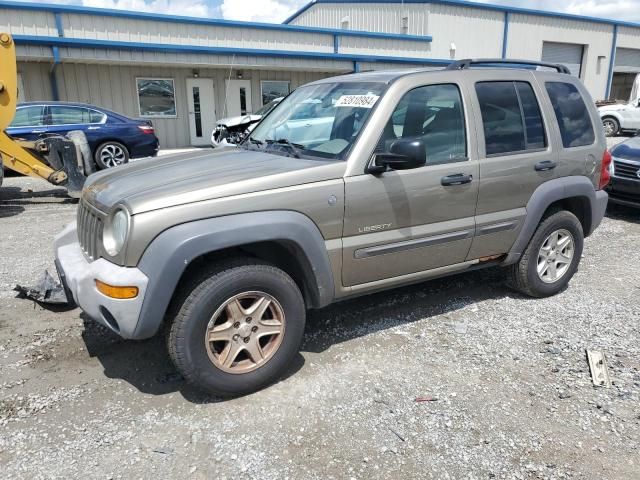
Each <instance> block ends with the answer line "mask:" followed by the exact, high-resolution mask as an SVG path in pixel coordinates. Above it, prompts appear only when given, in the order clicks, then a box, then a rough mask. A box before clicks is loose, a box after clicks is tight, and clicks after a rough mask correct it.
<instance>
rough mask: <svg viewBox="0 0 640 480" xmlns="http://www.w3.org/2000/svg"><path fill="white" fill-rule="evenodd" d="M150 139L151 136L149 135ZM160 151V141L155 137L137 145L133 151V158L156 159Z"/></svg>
mask: <svg viewBox="0 0 640 480" xmlns="http://www.w3.org/2000/svg"><path fill="white" fill-rule="evenodd" d="M149 137H151V136H150V135H149ZM159 150H160V141H159V140H158V138H157V137H155V136H153V137H151V138H149V139H148V140H145V141H143V142H140V143H138V144H136V146H135V147H133V148H132V149H131V158H142V157H155V156H157V155H158V151H159Z"/></svg>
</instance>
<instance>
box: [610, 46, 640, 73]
mask: <svg viewBox="0 0 640 480" xmlns="http://www.w3.org/2000/svg"><path fill="white" fill-rule="evenodd" d="M614 71H615V72H624V73H636V72H640V50H634V49H632V48H618V49H617V50H616V65H615V69H614Z"/></svg>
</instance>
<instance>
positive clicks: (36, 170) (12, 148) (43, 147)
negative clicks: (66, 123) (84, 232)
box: [0, 33, 92, 197]
mask: <svg viewBox="0 0 640 480" xmlns="http://www.w3.org/2000/svg"><path fill="white" fill-rule="evenodd" d="M17 102H18V70H17V63H16V48H15V43H14V41H13V38H12V37H11V35H10V34H8V33H0V168H1V166H2V165H4V167H6V168H8V169H10V170H15V171H16V172H18V173H21V174H23V175H29V176H31V177H37V178H43V179H44V180H46V181H48V182H49V183H52V184H53V185H60V186H64V187H66V188H67V191H68V192H69V195H70V196H72V197H78V196H80V192H81V191H82V186H83V184H84V180H85V173H87V174H89V173H91V171H92V168H91V165H90V162H88V161H85V160H86V159H83V155H80V154H79V152H80V151H81V149H80V148H79V143H80V144H81V143H83V142H82V139H78V137H75V138H73V139H69V138H66V137H62V136H48V137H45V138H42V139H40V140H37V141H35V142H24V141H20V140H16V139H13V138H11V137H9V136H8V135H7V134H6V133H5V129H6V128H7V127H8V126H9V125H10V124H11V122H12V121H13V117H14V116H15V113H16V106H17ZM84 142H86V139H84ZM79 159H80V161H79Z"/></svg>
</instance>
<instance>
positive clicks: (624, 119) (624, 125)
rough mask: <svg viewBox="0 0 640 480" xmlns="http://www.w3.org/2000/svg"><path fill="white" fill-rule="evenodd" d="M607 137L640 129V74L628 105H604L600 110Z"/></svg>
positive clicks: (634, 84) (634, 83)
mask: <svg viewBox="0 0 640 480" xmlns="http://www.w3.org/2000/svg"><path fill="white" fill-rule="evenodd" d="M598 112H599V113H600V118H602V126H603V127H604V133H605V134H606V135H607V137H614V136H616V135H618V134H619V133H621V132H622V131H624V130H638V129H640V74H639V75H637V76H636V79H635V81H634V82H633V88H632V89H631V96H630V98H629V102H628V103H623V104H620V103H617V104H614V105H604V106H602V107H599V108H598Z"/></svg>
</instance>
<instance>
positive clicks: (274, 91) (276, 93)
mask: <svg viewBox="0 0 640 480" xmlns="http://www.w3.org/2000/svg"><path fill="white" fill-rule="evenodd" d="M260 87H261V88H262V105H266V104H267V103H269V102H270V101H272V100H275V99H276V98H282V97H286V96H287V95H289V82H286V81H273V80H265V81H263V82H261V83H260Z"/></svg>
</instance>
